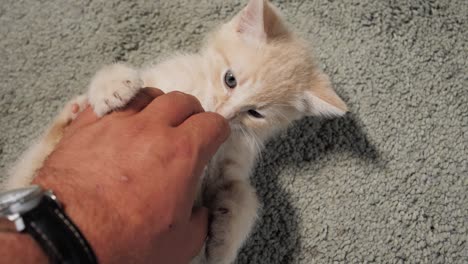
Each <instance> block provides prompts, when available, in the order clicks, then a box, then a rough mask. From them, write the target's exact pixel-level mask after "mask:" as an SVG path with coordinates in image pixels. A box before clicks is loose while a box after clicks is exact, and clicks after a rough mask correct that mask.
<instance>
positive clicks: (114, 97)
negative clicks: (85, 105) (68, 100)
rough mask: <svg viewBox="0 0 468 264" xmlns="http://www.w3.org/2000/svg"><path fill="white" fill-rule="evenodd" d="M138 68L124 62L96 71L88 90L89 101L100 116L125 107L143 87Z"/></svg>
mask: <svg viewBox="0 0 468 264" xmlns="http://www.w3.org/2000/svg"><path fill="white" fill-rule="evenodd" d="M142 86H143V81H142V80H141V78H140V76H139V73H138V71H137V70H135V69H132V68H130V67H128V66H126V65H124V64H118V63H117V64H112V65H109V66H106V67H104V68H103V69H101V70H100V71H99V72H97V73H96V75H95V76H94V78H93V80H92V81H91V85H90V86H89V91H88V100H89V103H90V104H91V105H92V106H93V109H94V112H95V113H96V114H97V115H98V116H103V115H105V114H107V113H108V112H111V111H113V110H115V109H118V108H121V107H124V106H125V105H127V103H128V102H130V100H131V99H132V98H133V97H134V96H135V95H136V94H137V93H138V91H139V90H140V89H141V88H142Z"/></svg>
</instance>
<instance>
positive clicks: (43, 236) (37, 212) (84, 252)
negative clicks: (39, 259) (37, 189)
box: [22, 195, 97, 264]
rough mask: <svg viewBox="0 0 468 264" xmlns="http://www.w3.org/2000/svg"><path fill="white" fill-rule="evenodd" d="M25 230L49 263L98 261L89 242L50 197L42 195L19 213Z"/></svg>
mask: <svg viewBox="0 0 468 264" xmlns="http://www.w3.org/2000/svg"><path fill="white" fill-rule="evenodd" d="M22 217H23V220H24V223H25V226H26V228H25V230H24V232H26V233H29V234H30V235H32V236H33V238H34V239H35V240H36V241H37V242H38V243H39V245H40V246H41V248H42V249H43V250H44V252H45V253H46V254H47V255H48V256H49V259H50V262H51V263H54V264H55V263H60V264H62V263H67V264H88V263H89V264H94V263H97V259H96V256H95V255H94V252H93V250H92V249H91V246H90V245H89V243H88V242H87V241H86V239H85V238H84V236H83V235H82V234H81V232H80V231H79V230H78V228H77V227H76V226H75V225H74V224H73V222H72V221H71V220H70V219H69V218H68V217H67V215H65V213H64V211H63V210H62V209H61V207H60V206H59V205H58V204H57V202H55V201H54V200H53V199H51V198H50V197H48V196H47V195H44V197H43V198H42V200H41V202H40V203H39V205H38V206H37V207H36V208H34V209H33V210H31V211H29V212H27V213H26V214H24V215H22Z"/></svg>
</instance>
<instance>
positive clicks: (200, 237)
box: [187, 207, 209, 258]
mask: <svg viewBox="0 0 468 264" xmlns="http://www.w3.org/2000/svg"><path fill="white" fill-rule="evenodd" d="M208 218H209V212H208V208H206V207H200V208H196V209H194V210H193V211H192V217H191V218H190V222H189V224H188V226H187V229H188V241H190V242H189V243H187V245H189V247H190V248H189V252H191V256H192V258H193V257H195V256H197V255H198V254H199V253H200V250H201V249H202V248H203V246H204V244H205V241H206V238H207V235H208Z"/></svg>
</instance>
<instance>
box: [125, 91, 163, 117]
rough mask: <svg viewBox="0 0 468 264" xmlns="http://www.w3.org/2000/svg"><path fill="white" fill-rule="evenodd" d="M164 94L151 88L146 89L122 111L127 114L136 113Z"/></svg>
mask: <svg viewBox="0 0 468 264" xmlns="http://www.w3.org/2000/svg"><path fill="white" fill-rule="evenodd" d="M163 94H164V92H163V91H161V90H159V89H157V88H152V87H146V88H143V89H141V90H140V92H139V93H138V94H137V95H136V96H135V97H134V98H133V99H132V100H131V101H130V102H129V103H128V105H127V107H125V108H124V109H123V110H122V111H123V112H127V113H133V114H134V113H138V112H140V111H141V110H143V109H144V108H145V107H146V106H147V105H149V104H150V103H151V102H152V101H153V100H154V99H155V98H156V97H158V96H161V95H163Z"/></svg>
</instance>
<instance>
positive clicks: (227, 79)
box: [224, 70, 237, 89]
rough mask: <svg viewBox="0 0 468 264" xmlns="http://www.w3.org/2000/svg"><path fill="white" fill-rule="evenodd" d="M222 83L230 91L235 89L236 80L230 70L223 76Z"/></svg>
mask: <svg viewBox="0 0 468 264" xmlns="http://www.w3.org/2000/svg"><path fill="white" fill-rule="evenodd" d="M224 83H225V84H226V85H227V87H229V88H231V89H234V88H236V86H237V80H236V77H235V76H234V74H232V72H231V70H228V71H227V72H226V74H225V75H224Z"/></svg>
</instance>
